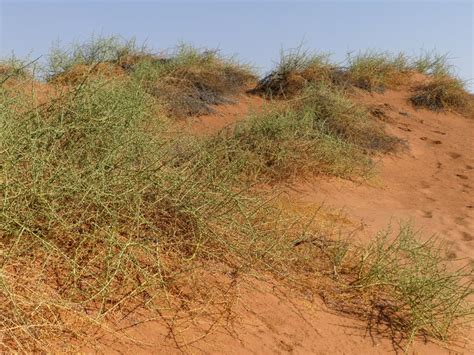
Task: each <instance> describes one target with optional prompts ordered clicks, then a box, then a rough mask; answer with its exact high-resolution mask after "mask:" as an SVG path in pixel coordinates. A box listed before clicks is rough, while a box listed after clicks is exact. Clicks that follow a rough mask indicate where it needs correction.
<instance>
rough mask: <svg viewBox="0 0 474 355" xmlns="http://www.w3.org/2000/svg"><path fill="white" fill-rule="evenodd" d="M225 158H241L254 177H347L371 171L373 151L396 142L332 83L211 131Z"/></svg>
mask: <svg viewBox="0 0 474 355" xmlns="http://www.w3.org/2000/svg"><path fill="white" fill-rule="evenodd" d="M209 144H210V146H211V147H212V148H211V149H212V150H214V151H216V152H218V154H220V156H221V159H222V160H223V164H226V163H227V162H232V163H234V164H235V162H236V161H237V162H240V164H238V165H236V166H238V168H239V172H242V173H243V174H244V175H245V176H247V177H249V178H250V179H251V180H257V181H258V180H260V179H261V178H262V176H263V177H266V179H268V180H269V181H279V180H282V179H286V178H291V177H295V176H300V177H301V176H302V175H305V174H330V175H337V176H342V177H346V178H350V177H357V176H366V175H368V174H370V172H371V169H372V167H373V164H372V162H371V154H372V153H375V152H387V151H390V150H392V149H394V147H395V146H396V144H397V140H396V139H394V138H392V137H390V136H388V135H387V134H386V133H385V132H384V131H383V127H382V126H380V125H379V123H378V122H375V121H374V120H373V119H371V118H370V115H369V113H368V112H367V111H366V110H365V109H364V108H362V107H361V106H358V105H356V104H354V103H353V102H352V101H350V100H349V99H348V98H347V97H346V96H345V95H344V93H343V92H342V90H339V89H336V88H333V87H332V86H331V85H330V84H328V83H325V82H323V83H319V84H313V85H310V86H307V87H306V89H305V91H304V92H303V93H302V94H301V96H299V97H297V98H294V100H293V101H292V102H291V104H290V105H288V106H285V107H284V108H275V109H272V110H269V111H264V112H261V113H256V114H253V115H251V116H250V117H249V118H248V119H247V120H245V121H242V122H240V123H239V124H237V126H236V127H235V129H231V130H228V131H223V132H221V133H220V134H219V135H217V136H215V137H211V138H210V140H209Z"/></svg>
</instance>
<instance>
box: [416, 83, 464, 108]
mask: <svg viewBox="0 0 474 355" xmlns="http://www.w3.org/2000/svg"><path fill="white" fill-rule="evenodd" d="M410 100H411V102H412V103H413V105H415V106H416V107H425V108H428V109H430V110H433V111H442V110H452V111H458V112H461V113H472V103H471V97H470V95H469V93H468V92H467V91H466V89H465V87H464V84H463V82H462V81H460V80H459V79H456V78H454V77H451V76H447V75H441V76H436V77H434V78H432V79H431V80H429V81H428V82H427V83H424V84H421V85H418V86H416V87H415V88H414V89H413V95H412V96H411V97H410Z"/></svg>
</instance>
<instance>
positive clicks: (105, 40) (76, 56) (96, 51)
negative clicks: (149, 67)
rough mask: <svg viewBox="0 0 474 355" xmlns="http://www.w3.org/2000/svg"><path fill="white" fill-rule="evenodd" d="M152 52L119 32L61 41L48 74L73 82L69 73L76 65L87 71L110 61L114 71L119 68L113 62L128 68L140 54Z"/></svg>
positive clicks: (66, 81)
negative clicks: (80, 40) (82, 41)
mask: <svg viewBox="0 0 474 355" xmlns="http://www.w3.org/2000/svg"><path fill="white" fill-rule="evenodd" d="M150 56H151V55H150V54H149V51H148V49H147V48H146V47H145V46H138V45H137V44H136V41H135V39H130V40H125V39H123V38H121V37H118V36H110V37H101V36H99V37H94V36H93V37H92V38H91V39H90V40H88V41H86V42H84V43H78V42H74V43H72V44H71V45H69V46H67V47H63V46H61V45H59V44H58V43H57V44H55V45H54V46H53V48H52V49H51V51H50V54H49V56H48V63H47V69H46V78H47V79H48V80H59V81H62V82H64V83H69V81H68V76H67V73H68V72H69V71H71V70H74V69H75V68H76V67H79V68H80V69H76V71H77V72H85V73H83V75H84V74H86V73H87V70H88V69H89V70H92V68H94V66H96V65H99V64H101V63H102V64H104V63H107V65H108V66H109V69H110V70H112V71H113V70H118V69H116V68H112V66H117V67H120V68H121V69H122V68H125V69H127V68H129V67H130V66H131V65H132V62H134V61H136V58H141V57H145V58H148V57H150ZM102 69H104V68H102ZM103 71H104V70H103ZM73 79H74V75H73ZM75 83H76V82H73V84H75Z"/></svg>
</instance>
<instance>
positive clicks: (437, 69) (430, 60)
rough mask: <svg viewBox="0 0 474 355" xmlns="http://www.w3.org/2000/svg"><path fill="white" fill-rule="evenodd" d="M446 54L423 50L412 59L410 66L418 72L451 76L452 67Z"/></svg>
mask: <svg viewBox="0 0 474 355" xmlns="http://www.w3.org/2000/svg"><path fill="white" fill-rule="evenodd" d="M448 60H449V58H448V54H438V53H436V52H434V51H431V52H424V53H422V54H420V55H419V56H418V57H415V58H414V59H413V60H412V67H413V69H414V70H416V71H417V72H419V73H422V74H426V75H431V76H446V75H448V76H452V75H453V67H452V65H450V64H449V62H448Z"/></svg>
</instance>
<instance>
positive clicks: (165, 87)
mask: <svg viewBox="0 0 474 355" xmlns="http://www.w3.org/2000/svg"><path fill="white" fill-rule="evenodd" d="M133 75H134V77H135V78H136V79H137V80H139V81H140V82H142V83H143V84H144V85H145V87H146V88H147V90H148V92H150V93H151V94H152V95H153V96H155V97H156V98H157V99H158V100H159V101H160V102H162V103H164V104H165V105H166V106H167V107H168V109H169V111H170V113H171V114H172V115H174V116H179V117H181V116H189V115H202V114H208V113H211V112H213V109H212V105H217V104H220V103H225V102H231V98H232V96H233V95H235V94H237V93H239V92H243V91H245V90H246V89H247V88H248V86H249V84H250V83H252V82H254V81H255V75H254V73H253V71H252V69H251V68H250V67H249V66H246V65H243V64H240V63H238V62H236V61H234V60H232V59H228V58H224V57H222V56H221V55H219V53H218V52H217V51H215V50H198V49H196V48H194V47H191V46H188V45H180V46H178V48H177V49H176V50H175V52H174V53H172V54H170V55H168V56H166V59H163V60H155V61H144V62H141V63H140V64H139V65H138V66H137V67H136V69H135V71H134V74H133Z"/></svg>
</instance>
